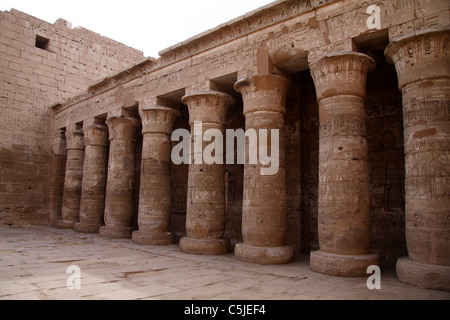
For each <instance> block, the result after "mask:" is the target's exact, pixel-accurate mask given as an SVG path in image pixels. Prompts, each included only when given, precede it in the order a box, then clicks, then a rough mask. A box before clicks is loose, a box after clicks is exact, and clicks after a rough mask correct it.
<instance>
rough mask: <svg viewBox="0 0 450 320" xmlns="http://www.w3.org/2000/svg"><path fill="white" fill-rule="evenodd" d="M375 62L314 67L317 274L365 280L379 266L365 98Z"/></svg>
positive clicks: (342, 60) (326, 60) (362, 58)
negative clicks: (370, 269)
mask: <svg viewBox="0 0 450 320" xmlns="http://www.w3.org/2000/svg"><path fill="white" fill-rule="evenodd" d="M374 67H375V61H374V60H373V59H372V58H371V57H369V56H367V55H364V54H361V53H356V52H348V53H341V54H334V55H328V56H325V57H322V58H321V59H319V60H317V61H315V62H311V63H310V70H311V76H312V78H313V80H314V84H315V87H316V94H317V100H318V103H319V122H320V133H319V134H320V136H319V212H318V220H319V221H318V228H319V230H318V231H319V246H320V250H319V251H315V252H311V261H310V267H311V269H312V270H313V271H316V272H320V273H324V274H329V275H335V276H366V275H367V273H366V272H367V267H368V266H370V265H379V257H378V255H377V254H372V253H370V247H371V233H372V230H371V215H370V210H371V205H370V178H369V162H368V149H367V139H366V117H365V110H364V99H365V95H366V78H367V73H368V72H369V71H370V70H371V69H372V68H374Z"/></svg>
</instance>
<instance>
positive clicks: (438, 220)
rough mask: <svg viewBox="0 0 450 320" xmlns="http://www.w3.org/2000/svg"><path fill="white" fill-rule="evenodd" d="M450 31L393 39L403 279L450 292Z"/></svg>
mask: <svg viewBox="0 0 450 320" xmlns="http://www.w3.org/2000/svg"><path fill="white" fill-rule="evenodd" d="M449 40H450V33H449V32H448V30H447V31H440V32H439V31H436V32H427V33H423V34H420V35H412V36H407V37H405V38H403V39H402V40H399V41H396V42H393V43H391V44H390V45H389V46H388V48H387V49H386V52H385V53H386V55H387V57H388V60H390V61H391V62H393V63H394V64H395V67H396V69H397V74H398V82H399V88H400V90H402V93H403V119H404V137H405V179H406V181H405V182H406V183H405V187H406V192H405V199H406V208H405V209H406V211H405V214H406V219H405V221H406V243H407V248H408V255H409V257H403V258H400V259H399V260H398V261H397V275H398V277H399V279H400V281H402V282H406V283H410V284H414V285H416V286H420V287H424V288H428V289H439V290H447V291H450V223H449V221H450V109H449V106H450V60H449V56H448V50H449V45H450V41H449Z"/></svg>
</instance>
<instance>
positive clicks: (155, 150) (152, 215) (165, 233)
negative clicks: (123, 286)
mask: <svg viewBox="0 0 450 320" xmlns="http://www.w3.org/2000/svg"><path fill="white" fill-rule="evenodd" d="M140 114H141V120H142V134H143V142H142V164H141V180H140V192H139V212H138V227H139V230H138V231H134V232H133V242H135V243H139V244H151V245H170V244H173V243H174V242H175V234H174V233H173V232H170V221H171V214H172V199H171V159H170V156H171V146H172V142H171V139H170V134H171V132H172V127H173V123H174V121H175V118H176V117H177V115H178V111H177V110H176V109H173V108H168V107H163V106H150V107H143V108H142V109H141V112H140Z"/></svg>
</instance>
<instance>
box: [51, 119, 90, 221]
mask: <svg viewBox="0 0 450 320" xmlns="http://www.w3.org/2000/svg"><path fill="white" fill-rule="evenodd" d="M66 142H67V160H66V171H65V177H64V191H63V200H62V208H61V218H60V220H59V221H58V222H57V224H56V225H57V227H58V228H59V229H72V228H73V227H74V225H75V223H76V222H78V219H79V211H80V196H81V182H82V178H83V156H84V144H83V131H82V130H81V126H80V125H78V124H73V125H70V126H68V127H67V128H66Z"/></svg>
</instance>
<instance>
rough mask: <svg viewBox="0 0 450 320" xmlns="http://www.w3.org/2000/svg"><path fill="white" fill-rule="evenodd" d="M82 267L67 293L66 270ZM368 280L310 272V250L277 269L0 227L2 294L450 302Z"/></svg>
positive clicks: (390, 278)
mask: <svg viewBox="0 0 450 320" xmlns="http://www.w3.org/2000/svg"><path fill="white" fill-rule="evenodd" d="M71 265H76V266H78V267H79V268H80V271H81V285H80V286H81V288H80V289H79V290H76V289H74V290H69V289H68V288H67V285H66V284H67V279H68V277H69V276H70V274H68V273H67V268H68V267H69V266H71ZM366 280H367V278H340V277H330V276H326V275H321V274H317V273H314V272H312V271H311V270H310V269H309V264H308V255H298V256H297V257H296V260H295V261H294V262H293V263H290V264H287V265H278V266H262V265H253V264H248V263H244V262H240V261H238V260H237V259H236V258H235V256H234V255H233V254H232V253H230V254H228V255H224V256H196V255H188V254H184V253H182V252H180V250H179V247H178V246H177V245H173V246H168V247H153V246H142V245H136V244H134V243H132V242H131V240H108V239H103V238H100V237H99V236H98V235H85V234H77V233H75V232H74V231H71V230H58V229H55V228H50V227H24V228H14V227H8V226H4V227H0V299H2V300H15V299H26V300H29V299H41V300H51V299H58V300H66V299H96V300H98V299H166V300H186V299H189V300H190V299H206V300H209V299H220V300H248V299H251V300H265V299H283V300H295V299H307V300H310V299H327V300H328V299H333V300H334V299H450V293H446V292H441V291H432V290H425V289H421V288H416V287H413V286H410V285H406V284H403V283H401V282H399V281H398V280H397V278H396V276H395V273H394V272H393V270H391V271H383V272H382V276H381V290H369V289H367V287H366Z"/></svg>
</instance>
